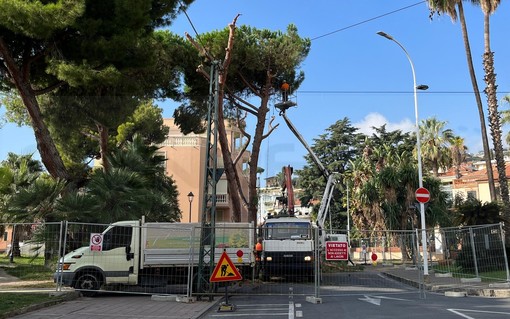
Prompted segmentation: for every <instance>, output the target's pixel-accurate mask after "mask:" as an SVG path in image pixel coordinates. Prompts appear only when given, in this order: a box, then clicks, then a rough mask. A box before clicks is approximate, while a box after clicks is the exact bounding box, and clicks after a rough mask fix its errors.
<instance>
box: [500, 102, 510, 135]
mask: <svg viewBox="0 0 510 319" xmlns="http://www.w3.org/2000/svg"><path fill="white" fill-rule="evenodd" d="M501 101H502V102H503V103H505V104H509V105H510V95H506V96H504V97H503V99H502V100H501ZM508 123H510V110H502V111H501V124H508ZM505 140H506V142H507V144H510V132H509V133H508V134H507V135H506V138H505Z"/></svg>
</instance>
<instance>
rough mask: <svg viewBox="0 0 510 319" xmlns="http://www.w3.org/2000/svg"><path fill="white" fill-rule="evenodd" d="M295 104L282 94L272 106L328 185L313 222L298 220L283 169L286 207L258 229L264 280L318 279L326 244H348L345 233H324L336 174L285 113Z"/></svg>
mask: <svg viewBox="0 0 510 319" xmlns="http://www.w3.org/2000/svg"><path fill="white" fill-rule="evenodd" d="M295 105H296V104H295V103H294V102H292V101H289V100H288V99H287V95H284V101H283V102H282V103H277V104H276V105H275V107H276V108H278V109H279V110H280V115H281V116H282V117H283V118H284V120H285V123H286V124H287V126H288V127H289V129H290V130H291V131H292V133H293V134H294V135H295V136H296V137H297V138H298V140H299V141H300V142H301V144H303V146H304V147H305V148H306V149H307V151H308V152H309V154H310V156H311V157H312V159H313V161H314V162H315V164H316V165H317V166H318V167H319V169H320V171H321V172H322V175H323V176H324V177H325V179H326V180H327V183H326V187H325V189H324V193H323V196H322V199H321V203H320V207H319V212H318V214H317V219H316V221H315V223H314V222H312V221H311V220H310V219H309V218H306V219H304V218H298V217H296V216H295V214H294V191H293V188H292V178H291V174H292V168H291V167H290V166H287V167H284V168H283V176H284V183H283V188H282V190H283V191H284V192H286V196H285V195H284V196H282V199H283V202H284V204H285V205H286V207H285V208H284V209H282V210H281V211H280V212H279V213H278V214H277V215H276V216H274V217H273V216H269V217H268V218H267V219H266V220H265V221H264V223H263V225H262V227H261V228H260V229H261V231H260V235H261V237H262V240H263V242H262V244H263V248H264V250H263V254H262V277H263V280H268V279H269V278H270V277H272V276H281V275H282V274H284V275H286V276H289V275H294V276H298V277H301V278H307V279H309V280H312V279H314V278H318V277H317V276H316V275H317V274H315V272H314V270H315V269H318V266H319V256H318V253H319V252H320V251H321V250H322V249H323V248H324V246H325V242H326V241H329V240H332V241H342V242H347V236H346V235H344V234H334V233H332V232H330V233H327V232H326V228H325V222H326V217H327V216H328V212H329V205H330V202H331V198H332V196H333V191H334V188H335V184H336V174H333V173H330V172H329V171H328V170H327V169H326V167H325V166H324V165H323V164H322V162H321V161H320V160H319V158H318V157H317V155H316V154H315V153H314V152H313V150H312V149H311V148H310V146H309V145H308V144H307V143H306V141H305V140H304V138H303V137H302V136H301V134H299V132H298V131H297V129H296V127H295V126H294V125H293V124H292V122H291V121H290V119H289V118H288V117H287V115H286V114H285V112H286V110H287V109H288V108H289V107H292V106H295Z"/></svg>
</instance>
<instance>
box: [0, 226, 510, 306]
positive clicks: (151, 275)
mask: <svg viewBox="0 0 510 319" xmlns="http://www.w3.org/2000/svg"><path fill="white" fill-rule="evenodd" d="M109 226H110V225H106V224H88V223H71V222H69V223H68V222H56V223H16V224H13V223H6V224H0V230H1V231H2V234H3V235H2V236H1V237H0V254H1V255H0V263H1V265H2V267H4V268H7V267H11V268H12V267H13V265H14V266H15V268H16V277H18V278H20V279H21V281H19V282H17V283H16V285H17V286H19V285H22V283H23V282H25V281H27V280H30V284H32V285H33V284H34V283H33V282H34V281H37V282H38V286H41V285H44V286H47V287H54V288H55V289H56V290H60V289H62V288H63V287H65V286H66V283H67V284H68V283H69V282H68V281H69V278H66V277H65V276H66V275H64V271H63V270H62V269H61V268H60V269H57V264H58V260H59V258H61V257H62V256H64V255H66V254H68V253H70V252H73V251H74V252H77V253H76V256H74V257H75V258H76V260H78V259H81V258H83V259H82V260H81V261H83V260H85V258H90V260H89V261H88V263H89V264H93V265H96V269H95V270H92V269H88V270H87V272H83V273H82V274H81V276H78V277H76V278H74V279H73V280H74V284H77V285H78V286H77V287H78V288H81V289H82V291H83V292H85V293H87V292H90V293H93V292H96V289H97V288H99V287H98V286H97V283H96V282H95V281H96V280H97V281H99V283H100V284H102V285H101V287H102V289H104V290H107V291H110V292H122V293H147V294H155V293H157V294H178V295H185V296H188V297H191V296H201V295H211V294H223V293H224V292H223V288H222V287H223V286H225V285H227V286H228V288H229V291H230V293H231V294H289V289H291V290H292V293H293V294H301V295H307V296H308V295H310V296H313V297H314V298H316V299H320V298H321V297H322V296H330V295H339V294H343V293H352V292H353V291H360V293H366V292H367V291H370V290H374V291H378V292H379V293H382V291H387V292H392V293H394V292H407V291H409V292H416V290H415V288H416V287H412V286H409V285H404V284H402V283H399V282H397V281H394V280H388V277H390V278H395V277H398V276H399V275H398V274H397V273H398V272H400V273H402V272H403V271H404V272H405V271H406V270H409V272H408V274H407V277H408V278H407V279H408V283H409V280H410V281H413V282H416V283H418V284H419V288H420V289H422V288H423V287H424V286H425V281H426V278H425V277H424V276H423V273H424V270H425V269H424V268H425V263H424V260H423V247H424V245H423V243H422V242H421V238H422V236H421V231H420V230H409V231H382V230H381V231H377V230H370V231H360V230H356V231H351V232H347V231H346V230H332V231H331V230H329V231H328V232H333V233H335V234H341V235H345V236H344V237H341V238H347V239H348V241H347V245H348V246H347V252H348V254H347V258H346V260H344V259H345V258H343V257H341V258H340V259H337V260H336V259H334V258H333V260H331V259H328V258H326V254H327V252H328V251H327V248H326V247H325V245H324V244H323V243H321V242H320V239H321V238H324V236H323V234H322V233H320V232H321V231H324V230H318V229H312V230H310V232H309V233H307V234H306V235H305V234H302V233H299V234H298V233H296V234H295V235H294V237H292V240H291V241H289V242H284V241H281V242H280V243H279V244H280V245H281V244H283V245H291V244H294V246H286V247H287V248H286V249H285V246H284V249H283V250H282V251H281V252H279V253H278V254H273V255H272V256H271V257H272V258H271V261H269V262H271V263H273V264H271V265H270V264H269V262H268V261H267V260H264V262H263V264H260V265H257V264H256V262H255V257H254V255H253V252H252V250H253V245H254V243H255V229H254V228H253V227H251V226H250V227H247V226H242V227H241V226H239V227H236V226H235V225H234V226H233V225H230V226H229V227H226V226H225V225H221V224H219V225H217V227H216V232H215V236H214V243H215V245H214V249H213V251H214V256H215V261H214V262H213V263H211V262H210V258H209V257H206V258H205V259H204V260H203V263H204V264H203V267H202V268H200V267H199V256H200V254H201V253H202V251H201V249H204V247H205V248H207V247H208V244H210V243H203V245H201V243H200V238H202V237H203V234H204V233H207V232H209V233H210V232H211V230H210V229H202V228H201V227H200V225H198V226H197V225H192V224H184V223H182V224H181V223H175V224H166V223H161V224H158V223H148V224H144V226H137V225H119V226H118V227H117V229H116V231H114V232H111V233H106V234H105V235H104V236H103V237H101V243H100V244H101V245H102V246H101V248H100V251H97V252H92V253H91V250H94V249H98V248H97V247H94V240H93V236H94V235H95V234H96V235H97V234H101V233H102V232H103V231H104V230H105V229H106V228H107V227H109ZM286 231H287V232H293V231H294V232H295V231H298V230H296V229H294V228H292V229H291V228H289V229H287V230H286ZM281 232H284V230H281ZM134 233H136V234H139V236H138V237H136V238H138V239H137V240H136V241H133V238H135V237H134V236H133V234H134ZM426 233H427V236H426V238H428V242H427V245H426V247H427V252H428V254H427V256H428V260H427V268H428V273H429V276H435V277H442V278H450V279H449V284H450V286H449V289H452V288H455V289H458V288H461V287H465V288H469V287H476V286H479V285H489V284H491V283H494V284H495V283H508V282H510V275H509V270H508V262H507V255H506V250H505V241H504V233H503V228H502V226H501V225H500V224H495V225H479V226H472V227H455V228H435V229H430V230H427V232H426ZM273 236H276V233H275V234H274V235H273ZM275 239H276V238H275ZM342 240H344V239H342ZM307 241H308V242H307ZM298 243H300V244H298ZM266 244H267V245H268V246H267V247H265V249H266V250H267V251H269V249H270V246H269V245H271V243H270V242H269V241H266ZM307 244H311V245H312V246H311V247H313V251H312V252H311V254H312V255H311V258H308V255H309V253H308V252H307V251H306V249H304V250H302V251H299V249H300V248H299V247H301V246H298V245H302V246H305V245H307ZM137 245H138V246H137ZM275 245H276V243H275ZM140 247H144V249H143V250H140ZM209 248H210V247H209ZM273 248H274V247H273ZM137 249H138V250H139V251H140V252H143V253H142V254H135V251H136V250H137ZM223 251H225V252H226V253H227V255H228V256H229V259H230V260H231V261H232V263H233V264H235V267H236V268H238V269H239V272H240V273H241V274H242V277H243V278H242V280H235V281H231V282H230V281H227V282H226V283H211V284H210V287H209V288H210V289H205V290H204V289H203V287H199V286H197V284H196V283H197V277H198V276H199V275H205V276H211V275H212V272H213V268H214V267H215V266H217V262H218V259H219V257H220V256H221V254H222V252H223ZM267 256H269V253H267V255H266V256H265V257H264V258H266V257H267ZM296 256H297V257H298V259H296V258H295V257H296ZM299 258H301V259H299ZM305 259H306V263H311V268H310V267H309V265H310V264H305ZM292 263H295V264H292ZM211 264H212V266H211ZM279 267H280V268H279ZM103 269H108V270H107V274H105V273H104V271H103ZM310 269H311V271H310ZM256 270H257V273H256ZM259 270H261V272H259ZM204 271H205V274H204V273H199V272H204ZM411 273H412V274H413V275H410V274H411ZM409 276H415V277H414V278H413V277H411V278H409ZM445 280H446V279H445ZM134 283H138V284H137V285H132V284H134ZM9 285H14V283H0V289H1V288H2V287H9ZM220 288H221V289H220Z"/></svg>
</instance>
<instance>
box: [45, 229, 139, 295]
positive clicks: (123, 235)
mask: <svg viewBox="0 0 510 319" xmlns="http://www.w3.org/2000/svg"><path fill="white" fill-rule="evenodd" d="M139 226H140V222H139V221H123V222H118V223H114V224H112V225H110V226H108V227H107V228H106V229H105V230H104V231H103V232H102V233H101V235H100V236H98V238H100V242H98V245H97V246H98V247H100V248H97V247H96V248H95V247H92V246H83V247H80V248H78V249H76V250H73V251H71V252H70V253H68V254H66V255H65V256H64V257H63V258H61V259H60V262H59V264H58V267H57V271H56V272H55V274H54V280H55V282H57V283H60V284H62V285H65V286H70V287H73V288H76V289H83V290H92V291H93V290H98V289H99V288H100V287H101V286H102V285H104V284H116V283H119V284H128V285H136V284H137V283H138V282H137V280H138V273H137V272H138V264H139V260H140V254H139V251H140V240H139V238H140V236H139V232H140V227H139ZM96 235H97V234H96Z"/></svg>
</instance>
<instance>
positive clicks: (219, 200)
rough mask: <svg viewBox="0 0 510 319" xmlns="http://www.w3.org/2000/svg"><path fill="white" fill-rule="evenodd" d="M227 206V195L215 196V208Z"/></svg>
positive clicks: (228, 202)
mask: <svg viewBox="0 0 510 319" xmlns="http://www.w3.org/2000/svg"><path fill="white" fill-rule="evenodd" d="M229 204H230V201H229V198H228V194H216V206H222V207H228V206H229Z"/></svg>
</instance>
